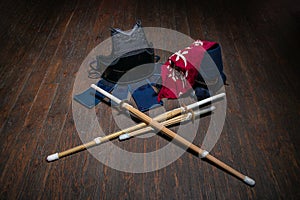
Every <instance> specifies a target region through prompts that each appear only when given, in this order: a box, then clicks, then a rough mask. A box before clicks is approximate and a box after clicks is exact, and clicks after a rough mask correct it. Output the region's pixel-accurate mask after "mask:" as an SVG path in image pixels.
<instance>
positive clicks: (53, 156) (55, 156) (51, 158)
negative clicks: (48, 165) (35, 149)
mask: <svg viewBox="0 0 300 200" xmlns="http://www.w3.org/2000/svg"><path fill="white" fill-rule="evenodd" d="M58 159H59V157H58V153H55V154H52V155H50V156H48V157H47V161H48V162H51V161H54V160H58Z"/></svg>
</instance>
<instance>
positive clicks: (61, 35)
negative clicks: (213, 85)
mask: <svg viewBox="0 0 300 200" xmlns="http://www.w3.org/2000/svg"><path fill="white" fill-rule="evenodd" d="M137 19H140V20H141V21H142V25H143V26H145V27H163V28H169V29H173V30H176V31H179V32H181V33H184V34H187V35H189V36H191V37H192V38H193V39H203V40H212V41H217V42H218V43H220V44H221V46H222V56H223V62H224V70H225V73H226V75H227V77H228V85H226V86H225V89H226V95H227V114H226V120H225V124H224V128H223V131H222V134H221V137H220V139H219V140H218V142H217V144H216V145H215V147H214V148H213V149H212V151H211V152H210V153H211V154H212V155H214V156H216V157H217V158H219V159H220V160H222V161H224V162H225V163H227V164H229V165H230V166H233V167H234V168H236V169H237V170H238V171H241V172H243V173H244V174H246V175H249V176H251V177H253V178H254V179H255V180H256V185H255V187H249V186H247V185H246V184H244V183H243V182H241V181H239V180H238V179H236V178H234V177H233V176H231V175H230V174H228V173H226V172H224V171H222V170H221V169H219V168H217V167H216V166H214V165H212V164H211V163H209V162H206V161H202V160H200V159H199V158H197V157H196V156H195V155H194V154H193V153H191V152H189V151H187V152H185V153H184V154H183V155H182V156H181V157H180V158H179V159H178V160H176V161H175V162H173V163H172V164H170V165H168V166H167V167H164V168H162V169H159V170H157V171H153V172H148V173H128V172H122V171H118V170H115V169H113V168H111V167H109V166H107V165H106V164H105V163H101V162H99V161H98V160H97V159H96V158H94V157H93V156H92V155H91V154H90V153H89V152H88V151H83V152H80V153H77V154H74V155H71V156H68V157H65V158H63V159H61V160H58V161H56V162H51V163H48V162H47V161H46V159H45V158H46V157H47V156H48V155H49V154H52V153H54V152H56V151H63V150H65V149H68V148H71V147H73V146H76V145H79V144H81V143H82V141H81V139H80V137H79V135H78V132H77V130H76V127H75V124H74V120H73V113H72V90H73V84H74V82H75V78H76V75H77V73H78V70H79V67H80V65H81V63H82V62H83V60H84V59H85V57H86V56H87V55H88V54H89V52H90V51H91V50H92V49H93V48H94V47H96V46H97V45H98V44H99V43H101V42H102V41H104V40H105V39H107V38H108V37H109V36H110V32H109V27H118V28H121V29H124V30H128V29H131V28H132V26H133V24H134V23H135V21H136V20H137ZM299 35H300V4H299V2H297V1H293V0H289V1H280V0H275V1H268V0H265V1H244V2H241V1H236V2H234V1H225V0H212V1H197V0H188V1H176V0H175V1H174V0H164V1H163V0H151V1H149V0H145V1H137V0H125V1H121V0H98V1H97V0H91V1H84V0H74V1H67V0H61V1H58V0H52V1H47V0H32V1H22V0H15V1H4V0H3V1H0V96H1V98H0V112H1V115H0V147H1V149H0V161H1V162H0V199H299V198H300V192H299V187H300V182H299V179H300V170H299V159H300V156H299V150H300V149H299V144H300V137H299V131H300V129H299V124H300V120H299V118H300V102H299V98H300V95H299V91H300V84H299V83H300V82H299V75H300V73H299V64H298V63H299V61H298V59H299V50H298V48H299V45H300V42H299V41H300V40H299ZM164 42H165V43H166V44H167V43H168V42H173V41H164ZM156 53H157V54H159V55H160V56H161V61H162V62H164V61H165V60H166V58H167V56H168V55H169V52H164V51H162V50H157V51H156ZM165 105H166V109H167V110H168V109H171V108H175V107H176V106H177V102H176V101H166V103H165ZM96 111H97V116H98V117H101V116H105V117H102V118H101V120H100V125H101V127H102V129H103V131H104V132H105V133H107V134H108V133H112V132H114V131H118V130H119V127H118V125H117V124H116V123H115V122H113V121H112V118H111V114H112V113H111V112H112V111H111V108H110V107H109V106H108V105H107V104H100V105H98V106H97V108H96ZM148 114H149V113H148ZM128 120H131V119H128ZM208 122H209V118H208V117H203V122H201V124H200V125H199V126H201V127H200V129H199V130H200V131H199V132H203V131H205V129H206V128H207V124H208ZM171 129H172V130H173V131H176V130H177V129H178V126H173V127H172V128H171ZM193 131H194V130H191V133H192V132H193ZM90 139H93V138H90ZM202 139H203V135H201V133H199V134H197V135H196V137H195V139H194V140H193V143H194V144H197V145H199V146H200V144H201V141H202ZM169 142H170V141H169V140H168V138H166V137H162V135H160V134H159V135H158V136H152V137H151V138H144V139H143V138H136V139H131V140H127V141H124V142H120V141H118V140H115V141H112V143H113V144H115V145H117V146H118V147H120V148H122V149H125V150H128V151H132V152H149V151H154V150H156V149H159V148H161V147H163V146H165V145H167V144H168V143H169ZM94 148H98V147H94ZM110 159H114V158H110ZM144 164H145V165H146V164H147V165H148V164H149V165H151V164H153V163H144Z"/></svg>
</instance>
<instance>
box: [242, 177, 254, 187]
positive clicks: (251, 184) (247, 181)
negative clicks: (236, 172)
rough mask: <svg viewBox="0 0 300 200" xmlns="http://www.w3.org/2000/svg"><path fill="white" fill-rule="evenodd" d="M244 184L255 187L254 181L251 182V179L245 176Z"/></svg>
mask: <svg viewBox="0 0 300 200" xmlns="http://www.w3.org/2000/svg"><path fill="white" fill-rule="evenodd" d="M244 182H245V183H247V184H248V185H250V186H254V185H255V180H253V179H252V178H249V177H248V176H245V178H244Z"/></svg>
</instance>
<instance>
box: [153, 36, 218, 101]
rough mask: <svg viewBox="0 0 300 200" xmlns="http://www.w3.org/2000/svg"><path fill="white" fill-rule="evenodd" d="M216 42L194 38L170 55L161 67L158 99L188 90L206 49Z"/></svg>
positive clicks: (174, 96)
mask: <svg viewBox="0 0 300 200" xmlns="http://www.w3.org/2000/svg"><path fill="white" fill-rule="evenodd" d="M215 44H217V43H216V42H209V41H201V40H196V41H195V42H193V43H192V44H191V45H190V46H189V47H186V48H185V49H182V50H180V51H178V52H176V53H174V54H173V55H171V56H170V57H169V59H168V61H167V62H166V63H165V64H163V65H162V67H161V78H162V85H163V86H162V88H161V90H160V91H159V93H158V101H160V100H161V99H162V98H169V99H176V98H178V97H180V95H182V94H184V93H186V92H187V91H188V90H190V89H191V88H192V86H193V84H194V83H195V79H196V77H197V75H198V73H199V72H198V71H199V69H200V64H201V62H202V59H203V56H204V53H205V51H206V50H208V49H209V48H211V47H212V46H214V45H215Z"/></svg>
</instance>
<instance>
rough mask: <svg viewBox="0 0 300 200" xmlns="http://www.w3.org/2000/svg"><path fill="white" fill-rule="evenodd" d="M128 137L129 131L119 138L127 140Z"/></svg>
mask: <svg viewBox="0 0 300 200" xmlns="http://www.w3.org/2000/svg"><path fill="white" fill-rule="evenodd" d="M128 138H130V135H129V134H127V133H126V134H123V135H120V136H119V140H126V139H128Z"/></svg>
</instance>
